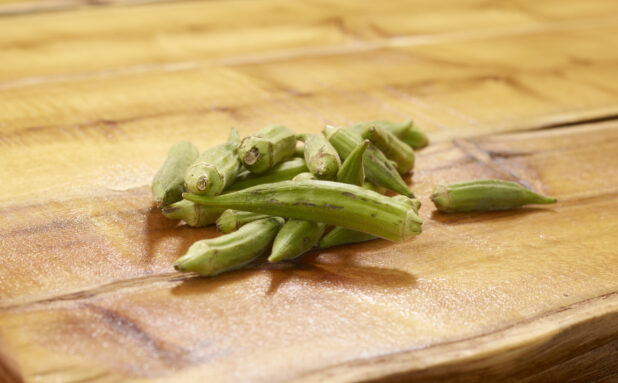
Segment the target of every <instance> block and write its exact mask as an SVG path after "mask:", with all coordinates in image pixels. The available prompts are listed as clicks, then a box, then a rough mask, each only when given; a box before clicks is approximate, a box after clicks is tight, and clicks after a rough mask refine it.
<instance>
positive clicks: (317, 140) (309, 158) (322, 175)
mask: <svg viewBox="0 0 618 383" xmlns="http://www.w3.org/2000/svg"><path fill="white" fill-rule="evenodd" d="M296 138H298V140H299V141H302V142H304V143H305V146H304V153H305V162H306V163H307V167H308V168H309V171H310V172H311V173H313V174H315V175H316V177H318V178H319V179H324V180H334V179H335V177H336V176H337V171H338V170H339V167H340V166H341V160H340V159H339V154H337V151H336V150H335V148H333V146H332V145H331V144H330V142H328V140H327V139H326V137H324V135H322V134H299V135H297V136H296Z"/></svg>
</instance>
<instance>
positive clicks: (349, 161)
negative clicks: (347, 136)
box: [337, 140, 369, 186]
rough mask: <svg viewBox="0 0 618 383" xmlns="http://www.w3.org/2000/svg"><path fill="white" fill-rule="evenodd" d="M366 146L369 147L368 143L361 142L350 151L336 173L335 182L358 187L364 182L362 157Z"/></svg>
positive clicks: (365, 141) (366, 141)
mask: <svg viewBox="0 0 618 383" xmlns="http://www.w3.org/2000/svg"><path fill="white" fill-rule="evenodd" d="M367 146H369V141H368V140H363V141H362V142H361V143H360V144H358V146H356V148H354V150H352V152H351V153H350V155H349V156H348V158H346V159H345V161H343V164H342V165H341V167H340V168H339V171H338V172H337V181H339V182H343V183H346V184H352V185H359V186H360V185H362V184H363V182H365V170H364V166H363V155H364V154H365V150H366V149H367Z"/></svg>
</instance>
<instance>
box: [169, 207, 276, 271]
mask: <svg viewBox="0 0 618 383" xmlns="http://www.w3.org/2000/svg"><path fill="white" fill-rule="evenodd" d="M207 198H209V197H207ZM281 225H283V219H281V218H279V217H270V218H265V219H261V220H258V221H253V222H251V223H248V224H246V225H245V226H243V227H241V228H240V229H238V230H237V231H235V232H233V233H229V234H225V235H222V236H220V237H216V238H212V239H204V240H201V241H197V242H195V243H194V244H193V245H191V247H189V250H187V253H186V254H185V255H183V256H182V257H180V258H178V260H176V263H174V268H175V269H176V270H178V271H193V272H196V273H198V274H200V275H203V276H214V275H217V274H220V273H222V272H224V271H229V270H234V269H238V268H240V267H242V266H244V265H246V264H248V263H249V262H251V261H253V260H254V259H255V258H257V257H258V256H260V255H261V254H263V253H264V252H265V251H266V250H267V249H268V247H269V246H270V244H271V243H272V241H273V239H274V238H275V235H276V234H277V232H278V231H279V229H280V228H281Z"/></svg>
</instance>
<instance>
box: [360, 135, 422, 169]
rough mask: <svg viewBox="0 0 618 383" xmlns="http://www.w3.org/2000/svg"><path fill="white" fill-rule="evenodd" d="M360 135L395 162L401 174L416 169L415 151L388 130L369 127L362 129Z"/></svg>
mask: <svg viewBox="0 0 618 383" xmlns="http://www.w3.org/2000/svg"><path fill="white" fill-rule="evenodd" d="M360 135H361V137H363V138H366V139H368V140H369V141H371V142H372V143H373V144H374V145H375V146H376V147H377V148H378V149H380V151H382V153H384V155H385V156H386V158H388V159H390V160H392V161H394V162H395V166H396V167H397V171H398V172H399V173H400V174H405V173H407V172H409V171H410V170H411V169H412V168H413V167H414V150H412V148H411V147H409V146H408V144H406V143H405V142H403V141H401V140H400V139H399V138H397V136H395V135H394V134H393V133H391V132H389V131H388V130H386V129H383V128H381V127H379V126H367V127H365V128H364V129H361V133H360Z"/></svg>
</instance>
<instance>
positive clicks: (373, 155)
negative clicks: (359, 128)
mask: <svg viewBox="0 0 618 383" xmlns="http://www.w3.org/2000/svg"><path fill="white" fill-rule="evenodd" d="M324 135H325V136H326V138H327V139H328V141H329V142H330V143H331V144H332V145H333V146H334V147H335V149H337V153H339V155H340V156H341V158H343V159H346V158H347V157H348V156H349V155H350V153H352V151H353V150H354V148H356V147H357V146H358V145H359V144H360V143H362V142H363V139H362V137H361V136H360V134H358V133H356V132H354V131H352V130H351V129H345V128H338V127H334V126H330V125H327V126H326V127H325V128H324ZM363 164H364V165H363V166H364V169H365V176H366V177H367V179H368V180H369V181H371V182H372V183H375V184H378V185H382V186H384V187H386V188H388V189H391V190H392V191H395V192H397V193H399V194H403V195H405V196H408V197H413V194H412V192H411V191H410V189H409V188H408V186H407V185H406V183H405V182H404V181H403V179H401V176H400V175H399V172H397V169H396V168H395V167H393V165H392V164H391V163H390V161H389V160H388V159H387V158H386V157H385V156H384V154H383V153H382V152H381V151H380V150H379V149H378V148H376V147H375V146H374V145H372V144H370V145H369V146H368V147H367V149H366V150H365V153H364V154H363Z"/></svg>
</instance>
